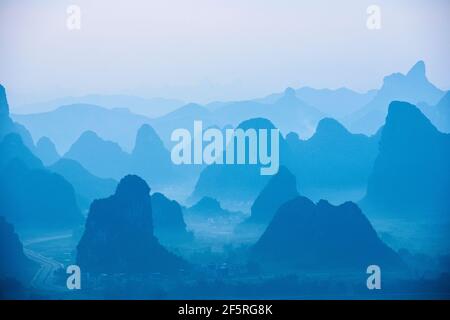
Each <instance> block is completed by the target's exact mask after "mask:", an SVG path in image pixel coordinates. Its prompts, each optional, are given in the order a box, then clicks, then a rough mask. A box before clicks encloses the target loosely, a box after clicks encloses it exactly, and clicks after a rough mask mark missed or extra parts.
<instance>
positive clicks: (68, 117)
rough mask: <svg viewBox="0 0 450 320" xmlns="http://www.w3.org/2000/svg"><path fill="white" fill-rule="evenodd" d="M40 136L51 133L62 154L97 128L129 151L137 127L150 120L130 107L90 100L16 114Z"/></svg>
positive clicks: (47, 135)
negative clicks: (110, 107) (114, 107)
mask: <svg viewBox="0 0 450 320" xmlns="http://www.w3.org/2000/svg"><path fill="white" fill-rule="evenodd" d="M13 117H14V119H15V120H16V121H19V122H20V123H22V124H24V125H25V126H26V127H27V128H28V130H29V131H30V132H31V134H32V135H33V137H34V138H35V139H36V140H37V139H39V138H40V137H42V136H45V137H49V138H50V139H51V140H52V141H53V142H54V143H55V145H56V148H57V149H58V151H59V152H60V153H61V154H63V153H66V152H67V150H69V148H70V146H71V145H72V143H73V142H74V141H75V140H76V139H78V137H79V136H80V135H81V134H82V133H83V132H85V131H89V130H90V131H94V132H96V133H97V134H98V135H99V136H101V137H103V138H104V139H106V140H111V141H114V142H116V143H117V144H119V145H120V146H121V148H123V149H125V150H127V151H130V150H131V148H132V147H133V143H134V138H135V134H136V131H137V130H138V129H139V128H140V127H141V126H142V125H143V124H145V123H150V122H151V120H150V119H149V118H146V117H144V116H140V115H136V114H134V113H131V112H130V111H129V110H128V109H124V108H120V109H119V108H117V109H106V108H103V107H99V106H97V105H91V104H71V105H64V106H61V107H59V108H58V109H56V110H53V111H49V112H43V113H34V114H26V115H17V114H16V115H13Z"/></svg>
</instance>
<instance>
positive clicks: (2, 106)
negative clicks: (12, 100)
mask: <svg viewBox="0 0 450 320" xmlns="http://www.w3.org/2000/svg"><path fill="white" fill-rule="evenodd" d="M10 133H16V134H18V135H20V137H21V138H22V141H23V142H24V144H25V145H26V146H27V147H28V148H30V149H31V150H32V151H34V143H33V139H32V138H31V135H30V133H29V132H28V130H27V129H26V128H25V127H24V126H22V125H20V124H18V123H16V122H13V121H12V120H11V117H10V115H9V105H8V99H7V97H6V90H5V87H3V86H2V85H1V84H0V141H1V140H2V139H3V138H4V137H5V136H6V135H8V134H10Z"/></svg>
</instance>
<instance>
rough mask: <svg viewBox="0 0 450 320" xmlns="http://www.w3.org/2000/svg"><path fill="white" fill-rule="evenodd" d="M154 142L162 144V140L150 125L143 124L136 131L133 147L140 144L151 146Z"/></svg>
mask: <svg viewBox="0 0 450 320" xmlns="http://www.w3.org/2000/svg"><path fill="white" fill-rule="evenodd" d="M155 144H158V145H161V146H162V145H163V142H162V141H161V139H160V138H159V136H158V134H157V133H156V131H155V130H154V129H153V128H152V127H151V126H150V125H148V124H143V125H142V126H141V127H140V128H139V130H138V132H137V135H136V144H135V148H136V147H140V146H145V147H151V146H154V145H155Z"/></svg>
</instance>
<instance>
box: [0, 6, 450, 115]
mask: <svg viewBox="0 0 450 320" xmlns="http://www.w3.org/2000/svg"><path fill="white" fill-rule="evenodd" d="M70 4H75V5H78V6H79V7H80V9H81V30H79V31H69V30H68V28H67V26H66V19H67V16H68V15H67V13H66V9H67V7H68V5H70ZM371 4H376V5H379V6H380V8H381V30H369V29H368V28H367V27H366V20H367V17H368V15H367V13H366V9H367V7H368V6H369V5H371ZM449 30H450V1H448V0H432V1H430V0H395V1H392V0H386V1H384V0H383V1H381V0H372V1H365V0H347V1H345V0H344V1H332V0H329V1H317V0H315V1H294V0H272V1H267V0H163V1H162V0H161V1H152V0H126V1H118V0H117V1H110V0H95V1H94V0H71V1H65V0H46V1H42V0H20V1H18V0H0V82H1V83H2V84H4V85H5V86H6V87H7V89H8V92H9V98H10V103H11V105H12V107H14V106H15V105H19V104H22V103H29V102H34V101H40V100H47V99H52V98H56V97H62V96H67V95H73V96H76V95H83V94H88V93H124V94H135V95H140V96H144V97H152V96H162V97H170V98H180V99H183V100H185V101H197V102H206V101H211V100H232V99H242V98H254V97H257V96H264V95H266V94H269V93H272V92H277V91H281V90H283V89H284V88H286V87H287V86H293V87H300V86H304V85H308V86H312V87H318V88H323V87H329V88H338V87H342V86H347V87H349V88H353V89H356V90H358V91H365V90H367V89H372V88H378V87H379V86H380V85H381V82H382V78H383V76H385V75H387V74H390V73H393V72H396V71H399V72H407V71H408V69H409V68H410V67H411V66H412V65H413V64H414V63H415V62H416V61H417V60H424V61H425V62H426V64H427V74H428V77H429V79H430V80H431V81H432V82H433V83H435V84H436V85H437V86H438V87H440V88H443V89H449V88H450V72H449V71H450V63H449V57H450V41H449V40H450V36H449V33H448V32H449Z"/></svg>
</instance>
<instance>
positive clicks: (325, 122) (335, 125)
mask: <svg viewBox="0 0 450 320" xmlns="http://www.w3.org/2000/svg"><path fill="white" fill-rule="evenodd" d="M348 133H349V132H348V130H347V129H346V128H345V127H344V126H343V125H342V124H341V123H339V121H337V120H335V119H333V118H323V119H322V120H320V121H319V124H318V125H317V129H316V135H336V134H348Z"/></svg>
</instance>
